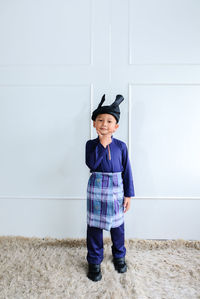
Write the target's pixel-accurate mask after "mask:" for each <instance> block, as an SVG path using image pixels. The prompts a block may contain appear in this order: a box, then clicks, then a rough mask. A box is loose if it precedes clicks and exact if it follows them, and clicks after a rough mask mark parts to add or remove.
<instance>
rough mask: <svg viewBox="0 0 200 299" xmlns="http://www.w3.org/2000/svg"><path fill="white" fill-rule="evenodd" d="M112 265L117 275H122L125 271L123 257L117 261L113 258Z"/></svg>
mask: <svg viewBox="0 0 200 299" xmlns="http://www.w3.org/2000/svg"><path fill="white" fill-rule="evenodd" d="M113 263H114V266H115V270H117V271H118V272H119V273H124V272H126V271H127V265H126V262H125V258H124V257H122V258H118V259H116V258H114V259H113Z"/></svg>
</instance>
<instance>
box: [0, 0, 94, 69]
mask: <svg viewBox="0 0 200 299" xmlns="http://www.w3.org/2000/svg"><path fill="white" fill-rule="evenodd" d="M89 2H90V4H89V11H90V21H89V22H90V63H62V64H57V63H55V64H48V63H47V64H46V63H44V64H43V63H41V64H18V63H13V64H0V68H11V67H27V68H29V67H55V66H58V67H59V66H61V67H67V66H93V64H94V4H93V0H90V1H89Z"/></svg>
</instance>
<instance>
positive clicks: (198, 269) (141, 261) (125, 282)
mask: <svg viewBox="0 0 200 299" xmlns="http://www.w3.org/2000/svg"><path fill="white" fill-rule="evenodd" d="M126 248H127V255H126V260H127V265H128V271H127V273H124V274H119V273H117V272H116V271H115V270H114V267H113V264H112V256H111V243H110V239H106V240H105V245H104V249H105V251H104V260H103V262H102V264H101V267H102V275H103V278H102V280H101V281H99V282H92V281H90V280H89V279H88V278H87V276H86V274H87V262H86V259H85V256H86V244H85V240H71V239H62V240H61V239H52V238H45V239H39V238H23V237H0V298H1V299H3V298H14V299H18V298H19V299H23V298H53V299H54V298H73V299H76V298H87V299H90V298H99V299H103V298H108V299H118V298H119V299H120V298H133V299H134V298H138V299H143V298H144V299H145V298H153V299H157V298H158V299H166V298H170V299H173V298H177V299H185V298H188V299H192V298H200V241H185V240H182V239H177V240H167V241H155V240H143V239H130V240H127V241H126Z"/></svg>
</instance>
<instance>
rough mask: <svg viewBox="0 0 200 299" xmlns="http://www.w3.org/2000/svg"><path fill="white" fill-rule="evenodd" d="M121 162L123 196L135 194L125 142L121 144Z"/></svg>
mask: <svg viewBox="0 0 200 299" xmlns="http://www.w3.org/2000/svg"><path fill="white" fill-rule="evenodd" d="M122 164H123V168H124V170H123V172H122V178H123V184H124V196H125V197H133V196H135V190H134V185H133V176H132V170H131V164H130V160H129V156H128V149H127V146H126V144H125V143H124V144H123V150H122Z"/></svg>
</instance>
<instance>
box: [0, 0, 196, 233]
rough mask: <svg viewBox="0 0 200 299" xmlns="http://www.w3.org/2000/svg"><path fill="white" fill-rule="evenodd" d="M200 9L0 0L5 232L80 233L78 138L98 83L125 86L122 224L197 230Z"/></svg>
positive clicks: (0, 207) (87, 130)
mask: <svg viewBox="0 0 200 299" xmlns="http://www.w3.org/2000/svg"><path fill="white" fill-rule="evenodd" d="M199 13H200V4H199V1H198V0H192V1H186V0H184V1H180V0H175V1H172V0H170V1H167V2H164V1H155V0H151V1H149V0H142V1H138V0H102V1H96V0H85V1H82V0H66V1H64V0H58V1H55V0H51V1H48V0H42V1H30V0H27V1H25V0H24V1H23V0H19V1H17V2H16V1H14V0H10V1H5V0H2V1H0V43H1V47H0V234H2V235H3V234H8V235H25V236H33V235H34V236H39V237H43V236H52V237H85V229H86V201H85V199H86V187H87V180H88V178H89V169H88V168H87V166H86V165H85V143H86V141H87V140H88V139H90V138H95V137H97V134H96V131H95V129H93V128H92V121H91V118H90V117H91V112H92V111H93V109H95V108H96V107H97V105H98V104H99V101H100V99H101V97H102V95H103V94H104V93H105V94H106V102H105V104H106V105H109V104H111V103H112V102H113V101H114V99H115V96H116V95H117V94H123V95H124V97H125V101H124V102H122V104H121V105H120V108H121V118H120V126H119V129H118V130H117V132H116V133H115V135H114V136H115V137H116V138H119V139H121V140H123V141H124V142H126V143H127V145H128V148H129V155H130V159H131V164H132V171H133V178H134V185H135V192H136V197H135V198H134V199H133V200H132V204H131V210H130V211H129V212H128V213H127V214H126V236H127V237H138V238H139V237H141V238H160V239H162V238H163V239H165V238H177V237H182V238H186V239H197V238H198V239H199V238H200V231H199V227H200V220H199V215H198V210H199V200H198V199H199V198H200V196H199V195H200V189H199V178H200V176H199V174H200V164H199V161H200V159H199V149H200V143H199V129H200V121H199V117H198V111H199V108H200V107H199V100H198V99H199V96H200V54H199V53H200V38H199V32H200V20H199ZM185 219H188V220H187V221H186V220H185Z"/></svg>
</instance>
